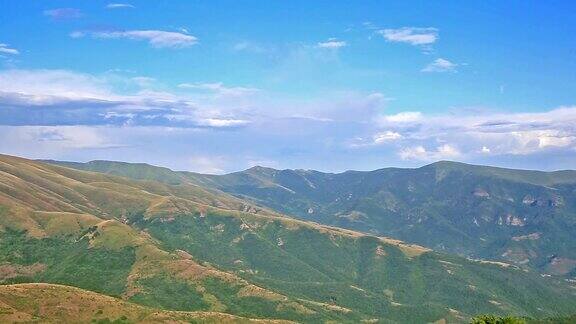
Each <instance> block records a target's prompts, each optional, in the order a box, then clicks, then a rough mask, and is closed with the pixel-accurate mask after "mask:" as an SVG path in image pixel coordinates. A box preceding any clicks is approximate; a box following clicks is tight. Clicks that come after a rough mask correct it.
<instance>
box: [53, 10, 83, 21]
mask: <svg viewBox="0 0 576 324" xmlns="http://www.w3.org/2000/svg"><path fill="white" fill-rule="evenodd" d="M44 15H45V16H48V17H50V18H52V19H54V20H68V19H78V18H81V17H82V16H83V15H84V14H83V13H82V10H80V9H76V8H57V9H49V10H44Z"/></svg>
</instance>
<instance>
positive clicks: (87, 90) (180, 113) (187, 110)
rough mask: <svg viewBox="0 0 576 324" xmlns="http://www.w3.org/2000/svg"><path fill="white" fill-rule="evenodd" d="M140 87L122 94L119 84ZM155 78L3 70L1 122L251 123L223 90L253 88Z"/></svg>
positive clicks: (203, 125) (233, 92)
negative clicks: (195, 88) (198, 89)
mask: <svg viewBox="0 0 576 324" xmlns="http://www.w3.org/2000/svg"><path fill="white" fill-rule="evenodd" d="M117 84H120V85H122V86H123V87H124V86H125V85H126V84H128V85H130V84H131V85H134V84H136V85H138V86H139V87H138V88H136V90H134V91H133V92H132V93H127V94H119V93H118V92H116V91H115V90H114V88H115V85H117ZM157 84H159V85H158V86H159V87H162V85H161V84H160V83H159V82H157V81H156V80H155V79H153V78H150V77H143V76H139V77H130V78H126V77H122V76H120V75H114V74H111V73H106V74H104V75H102V76H98V77H97V76H93V75H88V74H82V73H75V72H71V71H65V70H6V71H0V106H2V107H3V109H2V110H0V124H4V125H6V124H8V125H60V124H88V125H108V124H111V125H157V126H173V127H201V128H210V127H213V128H226V127H235V128H237V127H240V126H244V125H247V124H248V123H249V121H248V120H246V119H245V118H242V117H240V115H241V114H242V111H241V110H239V109H237V108H229V107H227V106H224V105H222V107H225V109H224V108H222V107H221V104H220V102H222V101H223V99H222V98H223V97H222V93H224V94H226V95H228V96H231V97H229V98H230V100H232V99H234V101H233V102H237V101H238V100H236V99H238V98H239V97H237V96H239V95H241V94H245V93H249V92H253V91H256V90H254V89H251V88H242V87H238V88H226V87H224V86H222V85H221V84H219V86H210V87H208V88H209V89H213V90H210V91H209V93H208V94H203V95H201V96H190V95H189V94H176V93H172V92H167V91H157V90H155V87H157Z"/></svg>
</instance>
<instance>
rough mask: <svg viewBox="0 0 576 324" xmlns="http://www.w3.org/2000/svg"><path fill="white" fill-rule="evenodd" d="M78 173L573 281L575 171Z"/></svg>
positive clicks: (463, 167) (442, 167)
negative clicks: (169, 187) (235, 201)
mask: <svg viewBox="0 0 576 324" xmlns="http://www.w3.org/2000/svg"><path fill="white" fill-rule="evenodd" d="M71 166H72V167H75V168H80V169H87V170H93V171H98V172H112V173H114V174H117V175H122V176H127V177H132V178H136V179H157V180H160V181H163V182H171V181H176V182H177V183H190V182H193V183H196V184H199V185H201V186H203V187H205V188H213V189H217V190H221V191H225V192H227V193H229V194H232V195H235V196H237V197H240V198H243V199H248V200H251V201H253V202H254V203H256V204H259V205H261V206H266V207H269V208H271V209H274V210H277V211H280V212H282V213H285V214H287V215H290V216H292V217H296V218H299V219H303V220H310V221H314V222H318V223H321V224H327V225H332V226H338V227H343V228H348V229H353V230H358V231H362V232H366V233H372V234H374V235H385V236H390V237H394V238H398V239H401V240H404V241H409V242H414V243H417V244H421V245H424V246H427V247H431V248H433V249H435V250H438V251H446V252H449V253H456V254H459V255H462V256H467V257H472V258H487V259H495V260H501V261H504V262H509V263H513V264H515V265H518V266H521V267H525V268H530V269H535V270H537V271H540V272H543V273H547V274H551V275H561V276H566V277H576V240H574V239H573V238H574V237H575V236H576V196H574V192H575V190H576V171H557V172H541V171H529V170H513V169H503V168H495V167H485V166H475V165H468V164H463V163H455V162H438V163H434V164H431V165H428V166H425V167H422V168H418V169H399V168H388V169H380V170H376V171H370V172H358V171H348V172H344V173H339V174H332V173H322V172H318V171H309V170H275V169H271V168H263V167H254V168H251V169H248V170H246V171H242V172H236V173H231V174H226V175H203V174H196V173H190V172H174V171H169V170H168V169H165V168H157V167H153V166H149V165H146V166H145V167H144V166H143V165H139V164H118V163H115V162H114V163H111V162H105V161H99V162H90V163H87V164H81V163H77V164H74V165H71ZM111 170H112V171H111ZM175 179H178V180H175Z"/></svg>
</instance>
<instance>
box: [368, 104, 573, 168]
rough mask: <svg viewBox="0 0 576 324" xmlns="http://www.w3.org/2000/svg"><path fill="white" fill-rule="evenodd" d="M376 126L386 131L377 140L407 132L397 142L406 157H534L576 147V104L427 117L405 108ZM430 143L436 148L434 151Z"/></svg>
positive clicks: (378, 122)
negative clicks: (541, 109)
mask: <svg viewBox="0 0 576 324" xmlns="http://www.w3.org/2000/svg"><path fill="white" fill-rule="evenodd" d="M376 125H377V127H378V128H380V129H381V130H380V131H376V132H375V133H374V134H375V135H373V137H374V138H376V137H377V136H379V135H380V134H382V132H384V134H386V132H395V133H398V134H402V137H401V138H398V139H397V140H396V141H395V143H398V145H400V146H401V147H402V150H401V151H400V152H399V156H400V157H401V158H403V159H420V160H433V159H438V158H449V157H465V158H473V157H474V156H477V155H487V154H489V155H490V156H501V155H530V154H536V153H538V154H540V153H545V152H552V151H563V152H574V150H576V128H575V127H574V125H576V107H561V108H558V109H554V110H551V111H547V112H539V113H494V112H490V113H484V114H478V113H476V114H466V113H462V114H441V115H424V114H422V113H418V112H405V113H400V114H396V115H388V116H382V117H379V118H377V119H376ZM447 142H449V143H450V145H448V144H446V143H447ZM438 145H439V146H438ZM446 145H448V146H446ZM430 147H436V148H435V149H432V150H430V149H429V148H430ZM456 148H457V149H456Z"/></svg>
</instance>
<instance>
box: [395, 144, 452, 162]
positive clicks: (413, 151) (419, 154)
mask: <svg viewBox="0 0 576 324" xmlns="http://www.w3.org/2000/svg"><path fill="white" fill-rule="evenodd" d="M398 155H399V156H400V158H401V159H403V160H422V161H438V160H445V159H455V158H458V157H459V156H460V151H459V150H458V149H457V148H456V147H454V146H453V145H450V144H443V145H440V146H438V147H436V148H435V149H433V150H427V149H426V148H424V147H423V146H422V145H418V146H414V147H405V148H402V149H401V150H400V151H399V152H398Z"/></svg>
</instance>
